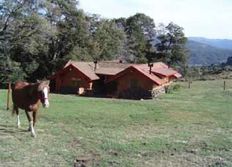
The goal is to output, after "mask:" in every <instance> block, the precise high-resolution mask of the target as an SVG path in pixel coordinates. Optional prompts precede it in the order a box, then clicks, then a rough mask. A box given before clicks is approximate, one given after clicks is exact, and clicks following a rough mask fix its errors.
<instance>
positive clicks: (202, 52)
mask: <svg viewBox="0 0 232 167" xmlns="http://www.w3.org/2000/svg"><path fill="white" fill-rule="evenodd" d="M190 39H191V38H190ZM190 39H189V40H188V41H187V43H186V47H187V49H188V50H189V55H190V58H189V64H191V65H211V64H220V63H222V62H226V60H227V58H228V57H231V56H232V50H229V49H222V48H217V47H214V46H211V45H209V44H205V43H200V42H196V41H193V40H190Z"/></svg>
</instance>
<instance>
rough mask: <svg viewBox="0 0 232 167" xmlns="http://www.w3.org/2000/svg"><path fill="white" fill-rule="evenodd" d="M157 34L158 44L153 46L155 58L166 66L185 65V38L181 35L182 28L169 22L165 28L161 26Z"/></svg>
mask: <svg viewBox="0 0 232 167" xmlns="http://www.w3.org/2000/svg"><path fill="white" fill-rule="evenodd" d="M158 32H159V34H158V35H157V39H158V40H159V42H158V43H157V44H156V45H155V46H156V48H157V52H156V58H158V59H162V60H163V61H164V62H165V63H167V64H168V65H182V66H183V65H185V64H186V59H187V57H186V52H187V51H186V49H185V43H186V41H187V38H186V37H185V35H184V33H183V28H182V27H180V26H178V25H176V24H174V23H172V22H171V23H169V24H168V26H166V27H163V25H161V27H160V29H159V31H158Z"/></svg>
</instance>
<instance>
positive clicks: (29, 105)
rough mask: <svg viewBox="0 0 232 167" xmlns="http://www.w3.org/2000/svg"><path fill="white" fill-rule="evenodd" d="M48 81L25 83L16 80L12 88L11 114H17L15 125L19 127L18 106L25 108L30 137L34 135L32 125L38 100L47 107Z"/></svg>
mask: <svg viewBox="0 0 232 167" xmlns="http://www.w3.org/2000/svg"><path fill="white" fill-rule="evenodd" d="M48 94H49V81H41V82H38V83H27V82H23V81H18V82H16V83H15V85H14V87H13V88H12V101H13V112H12V113H13V114H14V113H16V114H17V126H18V128H19V127H20V120H19V108H20V109H23V110H25V113H26V116H27V119H28V121H29V128H28V131H31V135H32V137H36V134H35V130H34V126H35V122H36V115H37V111H38V110H39V106H40V102H41V103H42V104H43V107H45V108H48V107H49V101H48Z"/></svg>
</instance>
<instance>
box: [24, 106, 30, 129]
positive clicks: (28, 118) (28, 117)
mask: <svg viewBox="0 0 232 167" xmlns="http://www.w3.org/2000/svg"><path fill="white" fill-rule="evenodd" d="M25 113H26V116H27V120H28V122H29V126H28V131H29V132H30V131H31V126H30V122H31V119H30V116H29V114H28V112H27V111H26V110H25Z"/></svg>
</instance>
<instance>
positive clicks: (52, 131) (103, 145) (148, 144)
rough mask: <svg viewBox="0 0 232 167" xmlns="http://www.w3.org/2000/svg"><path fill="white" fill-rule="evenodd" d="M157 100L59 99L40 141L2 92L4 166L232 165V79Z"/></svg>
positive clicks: (44, 116)
mask: <svg viewBox="0 0 232 167" xmlns="http://www.w3.org/2000/svg"><path fill="white" fill-rule="evenodd" d="M181 84H182V85H183V88H182V89H181V90H180V91H178V92H175V93H172V94H166V95H163V96H161V97H160V98H159V99H157V100H149V101H129V100H115V99H94V98H83V97H75V96H62V95H51V96H50V103H51V107H50V108H49V109H48V110H45V109H42V110H40V113H39V120H38V124H37V126H36V131H37V135H38V137H37V138H36V139H34V138H31V137H30V133H28V132H25V129H27V126H28V123H27V121H26V118H25V114H24V113H23V112H21V123H22V128H20V129H17V128H16V118H15V117H11V113H10V112H9V111H6V110H5V104H4V102H5V99H6V97H5V94H6V92H5V91H3V90H1V91H0V98H1V100H0V166H4V167H5V166H12V167H13V166H24V167H33V166H40V167H41V166H72V165H73V161H74V159H76V158H77V157H83V156H85V157H87V158H94V159H95V160H93V161H92V164H93V165H97V164H98V165H99V166H162V167H164V166H186V167H187V166H215V167H216V166H220V165H221V166H232V158H231V157H232V103H231V101H232V81H227V85H231V87H230V89H227V90H226V91H223V90H222V85H223V82H222V81H207V82H206V81H205V82H204V81H203V82H194V83H193V85H192V88H191V89H187V88H186V86H187V84H186V83H181Z"/></svg>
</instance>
